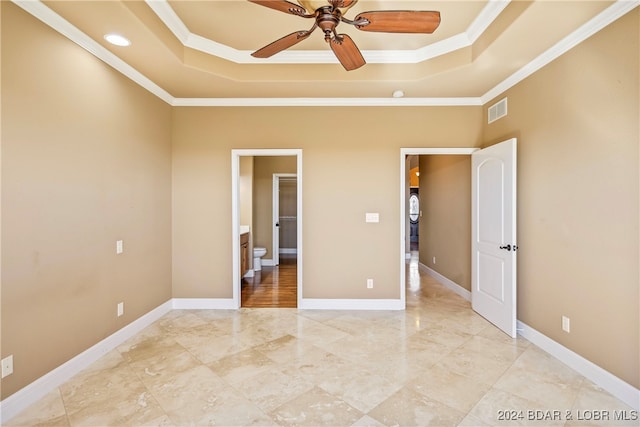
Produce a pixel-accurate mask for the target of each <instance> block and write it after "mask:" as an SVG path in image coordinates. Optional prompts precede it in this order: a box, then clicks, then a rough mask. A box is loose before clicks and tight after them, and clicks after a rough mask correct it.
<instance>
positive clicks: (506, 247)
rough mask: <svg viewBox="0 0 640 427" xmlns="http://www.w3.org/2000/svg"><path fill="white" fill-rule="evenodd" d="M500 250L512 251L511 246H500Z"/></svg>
mask: <svg viewBox="0 0 640 427" xmlns="http://www.w3.org/2000/svg"><path fill="white" fill-rule="evenodd" d="M500 249H506V250H508V251H510V250H511V245H507V246H500Z"/></svg>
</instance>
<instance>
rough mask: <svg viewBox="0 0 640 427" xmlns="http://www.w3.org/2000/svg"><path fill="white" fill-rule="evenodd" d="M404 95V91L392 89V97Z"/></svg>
mask: <svg viewBox="0 0 640 427" xmlns="http://www.w3.org/2000/svg"><path fill="white" fill-rule="evenodd" d="M403 96H404V92H403V91H401V90H396V91H393V97H394V98H402V97H403Z"/></svg>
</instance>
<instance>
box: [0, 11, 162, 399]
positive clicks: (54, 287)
mask: <svg viewBox="0 0 640 427" xmlns="http://www.w3.org/2000/svg"><path fill="white" fill-rule="evenodd" d="M1 7H2V26H1V29H2V45H1V49H2V82H1V85H2V86H1V90H2V248H3V252H2V307H1V309H2V330H1V334H2V355H1V357H3V358H4V357H6V356H8V355H10V354H12V355H13V357H14V359H13V360H14V372H13V374H12V375H10V376H8V377H6V378H4V379H2V397H3V398H6V397H7V396H9V395H10V394H12V393H14V392H15V391H16V390H18V389H20V388H22V387H24V386H26V385H27V384H29V383H30V382H32V381H33V380H35V379H36V378H38V377H40V376H42V375H44V374H45V373H47V372H49V371H51V370H52V369H54V368H56V367H57V366H59V365H60V364H62V363H63V362H66V361H67V360H69V359H71V358H72V357H74V356H75V355H77V354H79V353H80V352H82V351H84V350H86V349H87V348H89V347H91V346H92V345H94V344H96V343H97V342H99V341H101V340H102V339H104V338H106V337H107V336H109V335H110V334H112V333H114V332H115V331H117V330H118V329H120V328H122V327H123V326H125V325H127V324H128V323H130V322H131V321H133V320H135V319H137V318H139V317H140V316H141V315H143V314H145V313H147V312H149V311H150V310H152V309H154V308H156V307H157V306H158V305H160V304H162V303H163V302H165V301H167V300H169V299H170V298H171V280H170V277H171V240H170V238H171V235H170V230H171V228H170V227H171V221H170V220H171V193H170V185H171V169H170V166H171V163H170V155H171V150H170V136H171V127H170V126H171V108H170V107H169V106H168V105H166V104H165V103H164V102H162V101H160V100H159V99H157V98H156V97H155V96H153V95H151V94H149V93H148V92H147V91H145V90H144V89H142V88H140V87H139V86H138V85H136V84H135V83H133V82H132V81H130V80H129V79H127V78H125V77H123V76H122V75H121V74H119V73H117V72H116V71H114V70H113V69H111V68H110V67H109V66H107V65H105V64H104V63H103V62H101V61H100V60H98V59H96V58H95V57H94V56H92V55H90V54H88V53H87V52H86V51H84V50H83V49H82V48H80V47H78V46H77V45H75V44H74V43H71V42H70V41H68V40H67V39H66V38H64V37H63V36H61V35H59V34H58V33H56V32H54V31H53V30H51V29H49V28H48V27H45V26H44V25H43V24H42V23H40V22H39V21H37V20H36V19H35V18H33V17H32V16H31V15H28V14H27V13H25V12H23V11H22V10H21V9H19V8H18V7H17V6H15V5H13V4H12V3H9V2H2V5H1ZM118 239H122V240H124V253H123V254H121V255H116V253H115V246H116V240H118ZM121 301H123V302H124V303H125V306H124V308H125V314H124V316H122V317H120V318H118V317H117V316H116V305H117V303H118V302H121Z"/></svg>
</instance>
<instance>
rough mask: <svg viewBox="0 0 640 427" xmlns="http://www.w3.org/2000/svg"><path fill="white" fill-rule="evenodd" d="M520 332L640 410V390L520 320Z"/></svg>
mask: <svg viewBox="0 0 640 427" xmlns="http://www.w3.org/2000/svg"><path fill="white" fill-rule="evenodd" d="M518 331H519V332H518V333H519V335H521V336H522V337H523V338H525V339H526V340H528V341H530V342H531V343H533V344H535V345H536V346H538V347H540V348H541V349H542V350H544V351H546V352H547V353H549V354H550V355H552V356H553V357H555V358H556V359H558V360H560V361H561V362H562V363H564V364H565V365H567V366H569V367H570V368H571V369H573V370H575V371H576V372H578V373H579V374H580V375H582V376H584V377H586V378H588V379H589V380H591V381H593V382H594V383H595V384H597V385H598V386H600V387H602V388H603V389H604V390H606V391H608V392H609V393H611V394H612V395H614V396H615V397H617V398H618V399H620V400H621V401H623V402H624V403H626V404H627V405H629V406H631V407H632V408H633V409H635V410H636V411H640V390H638V389H637V388H635V387H634V386H632V385H631V384H628V383H627V382H625V381H623V380H621V379H620V378H618V377H616V376H615V375H613V374H612V373H610V372H608V371H606V370H604V369H603V368H601V367H600V366H598V365H596V364H595V363H593V362H590V361H589V360H587V359H585V358H584V357H582V356H580V355H579V354H577V353H574V352H573V351H571V350H569V349H568V348H566V347H565V346H563V345H562V344H559V343H557V342H556V341H554V340H552V339H551V338H549V337H547V336H546V335H544V334H542V333H540V332H538V331H536V330H535V329H533V328H532V327H530V326H528V325H526V324H525V323H522V322H521V321H519V320H518Z"/></svg>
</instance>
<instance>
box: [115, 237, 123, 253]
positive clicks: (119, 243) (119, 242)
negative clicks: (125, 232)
mask: <svg viewBox="0 0 640 427" xmlns="http://www.w3.org/2000/svg"><path fill="white" fill-rule="evenodd" d="M122 252H124V243H123V242H122V240H116V254H118V255H119V254H121V253H122Z"/></svg>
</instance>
